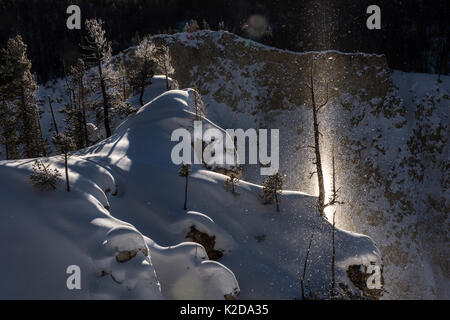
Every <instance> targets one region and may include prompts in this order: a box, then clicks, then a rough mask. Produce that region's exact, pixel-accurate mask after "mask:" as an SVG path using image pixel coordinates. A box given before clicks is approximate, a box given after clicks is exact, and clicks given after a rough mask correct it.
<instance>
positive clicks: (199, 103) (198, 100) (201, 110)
mask: <svg viewBox="0 0 450 320" xmlns="http://www.w3.org/2000/svg"><path fill="white" fill-rule="evenodd" d="M194 111H195V120H197V121H198V120H201V119H202V117H204V116H205V105H204V103H203V100H202V96H201V95H200V93H199V92H198V90H197V89H194Z"/></svg>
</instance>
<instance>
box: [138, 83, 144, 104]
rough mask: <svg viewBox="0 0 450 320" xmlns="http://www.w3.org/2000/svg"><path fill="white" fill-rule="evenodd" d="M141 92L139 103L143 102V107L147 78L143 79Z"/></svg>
mask: <svg viewBox="0 0 450 320" xmlns="http://www.w3.org/2000/svg"><path fill="white" fill-rule="evenodd" d="M140 89H141V90H140V93H139V103H140V104H141V107H143V106H144V91H145V79H144V78H143V79H142V81H141V88H140Z"/></svg>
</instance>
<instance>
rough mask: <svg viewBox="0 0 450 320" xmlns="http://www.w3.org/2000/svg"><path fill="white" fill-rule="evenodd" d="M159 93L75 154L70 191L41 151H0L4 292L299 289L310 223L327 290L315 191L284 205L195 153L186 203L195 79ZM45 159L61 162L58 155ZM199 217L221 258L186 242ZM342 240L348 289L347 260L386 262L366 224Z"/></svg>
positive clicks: (85, 294) (324, 231)
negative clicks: (74, 272)
mask: <svg viewBox="0 0 450 320" xmlns="http://www.w3.org/2000/svg"><path fill="white" fill-rule="evenodd" d="M152 94H153V93H148V95H147V97H148V99H150V100H151V101H150V102H149V103H147V104H146V105H145V106H144V107H142V108H141V109H140V110H139V111H138V112H137V113H136V114H135V115H133V116H131V117H130V118H128V119H127V120H125V121H124V122H123V123H122V124H120V125H119V126H118V128H117V129H116V130H115V132H114V134H113V135H112V136H111V137H110V138H108V139H106V140H103V141H101V142H99V143H97V144H96V145H94V146H91V147H89V148H87V149H84V150H80V151H78V152H75V153H74V154H73V155H71V157H70V158H69V177H70V183H71V186H72V191H71V192H70V193H67V192H66V191H65V190H64V186H63V185H64V183H63V181H61V183H60V185H59V187H58V189H57V190H55V191H48V192H43V191H39V190H38V189H36V188H34V187H33V186H32V185H31V184H30V183H29V175H30V173H31V171H32V165H33V162H34V160H20V161H2V162H0V180H1V181H2V184H1V185H0V201H1V202H2V214H1V215H0V234H1V238H2V241H1V242H0V250H1V251H2V252H3V254H4V257H5V259H2V261H1V262H0V273H1V274H2V275H3V279H4V281H2V283H1V284H0V298H8V299H10V298H21V299H23V298H58V299H92V298H94V299H130V298H132V299H162V298H168V299H224V298H225V296H226V295H234V296H237V295H239V298H242V299H293V298H299V297H300V292H301V290H300V285H299V283H300V281H299V280H300V277H301V274H302V272H303V264H304V259H305V255H306V251H307V246H308V243H309V239H310V237H311V235H312V234H314V238H313V242H312V247H311V253H310V255H309V259H308V269H307V273H306V276H307V280H308V283H310V287H311V290H313V291H315V292H326V291H327V290H328V286H329V284H330V281H331V272H330V269H331V254H332V246H331V236H332V227H331V225H330V223H329V222H328V221H327V220H326V219H324V218H322V217H321V216H320V215H319V214H318V212H317V211H316V202H317V199H316V198H315V197H312V196H309V195H306V194H303V193H300V192H294V191H283V193H282V195H281V212H280V213H277V212H276V211H275V210H274V207H273V206H268V205H264V204H263V203H262V201H261V199H260V197H259V195H260V194H261V192H262V190H261V189H262V187H261V186H259V185H255V184H252V183H249V182H246V181H240V183H239V185H238V186H237V191H238V193H239V195H238V196H236V195H233V194H231V193H230V192H227V191H226V189H225V181H226V179H227V176H225V175H222V174H219V173H215V172H212V171H208V170H205V169H204V168H203V167H201V166H198V165H194V166H193V168H192V171H193V172H192V175H191V176H190V177H189V191H188V207H189V210H190V211H188V212H186V211H184V210H183V201H184V187H185V185H184V178H182V177H179V176H178V171H179V169H180V168H179V166H176V165H174V164H173V163H172V161H171V157H170V156H171V149H172V148H173V146H174V145H175V144H176V142H171V139H170V138H171V133H172V131H173V130H175V129H177V128H180V127H183V128H186V129H188V130H192V121H193V119H192V114H191V112H192V111H193V106H192V99H191V94H192V90H190V89H188V90H172V91H169V92H165V93H162V94H159V95H158V96H156V97H151V96H152ZM205 122H207V121H205ZM210 125H212V124H210ZM42 160H43V161H44V162H45V163H48V164H50V165H51V166H52V167H56V168H58V169H60V170H63V167H64V160H63V157H62V156H54V157H50V158H45V159H42ZM23 199H26V201H23ZM193 229H195V230H196V232H199V233H200V234H201V236H202V237H204V238H207V239H209V241H210V242H211V243H212V244H210V245H211V247H213V249H214V250H216V251H218V252H219V251H220V252H221V257H220V259H218V261H211V260H209V258H208V254H207V250H206V249H207V248H206V245H200V244H198V243H194V242H189V241H190V240H191V239H190V236H189V231H190V230H191V231H192V230H193ZM336 251H337V254H336V261H337V267H336V279H337V282H338V283H339V282H342V283H344V284H346V285H347V286H349V287H350V289H355V288H354V287H352V284H351V283H350V282H349V280H348V278H347V274H346V271H347V270H346V268H347V267H348V265H349V264H370V263H376V264H380V265H381V261H380V257H379V253H378V250H377V248H376V247H375V245H374V243H373V242H372V240H371V239H370V238H368V237H366V236H362V235H357V234H353V233H349V232H345V231H341V230H337V231H336ZM70 265H77V266H79V267H80V269H81V289H80V290H69V289H68V288H67V286H66V280H67V278H68V276H69V275H68V274H67V273H66V269H67V267H68V266H70Z"/></svg>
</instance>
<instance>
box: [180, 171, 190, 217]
mask: <svg viewBox="0 0 450 320" xmlns="http://www.w3.org/2000/svg"><path fill="white" fill-rule="evenodd" d="M190 174H191V165H190V164H183V165H182V166H181V169H180V172H179V173H178V175H179V176H180V177H185V178H186V184H185V187H184V207H183V208H184V210H187V191H188V180H189V175H190Z"/></svg>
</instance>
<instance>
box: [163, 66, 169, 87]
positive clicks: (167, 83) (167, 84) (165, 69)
mask: <svg viewBox="0 0 450 320" xmlns="http://www.w3.org/2000/svg"><path fill="white" fill-rule="evenodd" d="M164 73H165V74H166V89H167V90H169V89H170V88H169V75H168V73H167V65H166V64H164Z"/></svg>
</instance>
